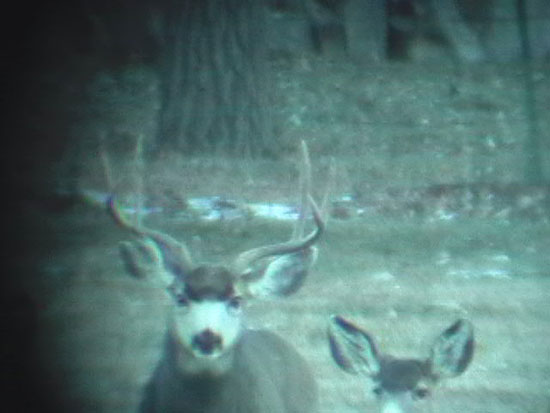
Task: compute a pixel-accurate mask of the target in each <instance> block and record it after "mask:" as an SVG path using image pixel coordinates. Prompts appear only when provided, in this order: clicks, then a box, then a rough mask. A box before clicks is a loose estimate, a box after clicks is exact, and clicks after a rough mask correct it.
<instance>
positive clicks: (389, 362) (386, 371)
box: [377, 359, 426, 392]
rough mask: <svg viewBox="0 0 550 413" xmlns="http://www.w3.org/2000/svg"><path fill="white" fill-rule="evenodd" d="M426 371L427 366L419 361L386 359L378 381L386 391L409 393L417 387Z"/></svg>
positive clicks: (383, 361)
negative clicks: (408, 391)
mask: <svg viewBox="0 0 550 413" xmlns="http://www.w3.org/2000/svg"><path fill="white" fill-rule="evenodd" d="M425 369H426V367H425V364H424V363H422V362H420V361H418V360H398V359H385V360H382V366H381V369H380V374H379V375H378V377H377V379H378V381H379V382H380V385H381V386H382V388H384V389H385V390H386V391H389V392H401V391H407V390H411V389H414V388H415V387H416V385H417V384H418V382H419V381H420V379H422V377H424V375H425V374H424V373H425Z"/></svg>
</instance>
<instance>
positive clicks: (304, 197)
mask: <svg viewBox="0 0 550 413" xmlns="http://www.w3.org/2000/svg"><path fill="white" fill-rule="evenodd" d="M301 151H302V163H301V164H300V179H299V188H300V194H299V197H300V208H299V211H298V222H297V223H296V225H295V227H294V231H293V233H292V237H291V239H299V238H301V237H303V236H304V230H305V226H306V215H307V207H308V205H307V204H308V196H309V194H310V193H311V161H310V158H309V150H308V147H307V143H306V141H304V140H302V144H301Z"/></svg>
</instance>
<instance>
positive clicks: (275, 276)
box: [239, 247, 317, 297]
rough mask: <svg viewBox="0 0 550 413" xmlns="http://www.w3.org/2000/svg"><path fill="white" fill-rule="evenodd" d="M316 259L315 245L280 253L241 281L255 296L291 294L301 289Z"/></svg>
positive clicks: (242, 285) (248, 292)
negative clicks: (288, 252)
mask: <svg viewBox="0 0 550 413" xmlns="http://www.w3.org/2000/svg"><path fill="white" fill-rule="evenodd" d="M316 259H317V248H315V247H309V248H306V249H303V250H300V251H297V252H293V253H290V254H284V255H279V256H277V257H276V258H274V259H271V260H266V261H265V262H264V263H263V264H260V265H258V266H257V268H254V269H253V270H252V271H251V272H250V273H248V274H245V275H244V276H242V277H241V279H240V281H239V283H240V284H241V288H244V289H245V291H246V292H247V294H248V295H250V296H253V297H281V296H287V295H291V294H293V293H295V292H296V291H298V290H299V289H300V287H301V286H302V284H303V283H304V280H305V279H306V276H307V274H308V273H309V270H310V269H311V267H312V266H313V264H314V263H315V261H316Z"/></svg>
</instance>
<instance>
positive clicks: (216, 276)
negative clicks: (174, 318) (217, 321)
mask: <svg viewBox="0 0 550 413" xmlns="http://www.w3.org/2000/svg"><path fill="white" fill-rule="evenodd" d="M233 283H234V277H233V275H232V274H231V273H230V272H229V271H228V270H227V269H226V268H224V267H221V266H210V265H205V266H201V267H198V268H196V269H195V270H194V271H193V272H191V274H189V275H188V276H187V277H185V292H186V294H187V296H188V297H189V298H191V299H192V300H202V299H205V298H210V299H224V298H227V297H230V296H232V295H233V293H234V288H233Z"/></svg>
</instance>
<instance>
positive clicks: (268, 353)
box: [140, 329, 317, 413]
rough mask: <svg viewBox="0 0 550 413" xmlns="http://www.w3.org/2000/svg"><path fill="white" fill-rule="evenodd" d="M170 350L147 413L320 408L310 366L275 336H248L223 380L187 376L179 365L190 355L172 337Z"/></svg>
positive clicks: (149, 394) (145, 405)
mask: <svg viewBox="0 0 550 413" xmlns="http://www.w3.org/2000/svg"><path fill="white" fill-rule="evenodd" d="M165 346H166V347H165V350H164V356H163V359H162V360H161V361H160V363H159V365H158V366H157V369H156V371H155V373H154V375H153V377H152V379H151V381H150V383H149V384H148V386H147V388H146V392H145V397H144V399H143V402H142V405H141V409H140V410H141V411H142V412H167V413H168V412H185V413H221V412H224V413H256V412H285V413H286V412H288V413H291V412H292V413H301V412H307V411H313V409H314V408H315V406H316V403H317V387H316V384H315V381H314V379H313V376H312V375H311V372H310V371H309V368H308V366H307V364H306V362H305V360H304V359H303V358H302V357H301V356H300V355H299V354H298V352H297V351H296V350H294V349H293V348H292V347H291V346H289V345H288V344H287V343H286V342H285V341H284V340H283V339H282V338H280V337H279V336H277V335H276V334H274V333H272V332H270V331H266V330H250V329H247V330H244V331H243V332H242V336H241V337H240V339H239V341H238V342H237V344H236V345H235V347H234V349H233V350H232V352H231V354H230V357H231V358H232V363H231V366H230V367H229V369H228V370H227V371H226V372H224V373H223V374H220V375H212V374H186V373H182V371H181V369H179V368H178V365H179V363H181V362H184V360H185V358H186V356H187V357H188V355H185V354H181V352H182V351H183V350H182V349H178V344H177V343H176V342H175V341H174V339H173V338H172V337H170V335H169V334H168V335H167V337H166V344H165ZM178 359H180V360H178ZM181 359H183V360H181Z"/></svg>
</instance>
